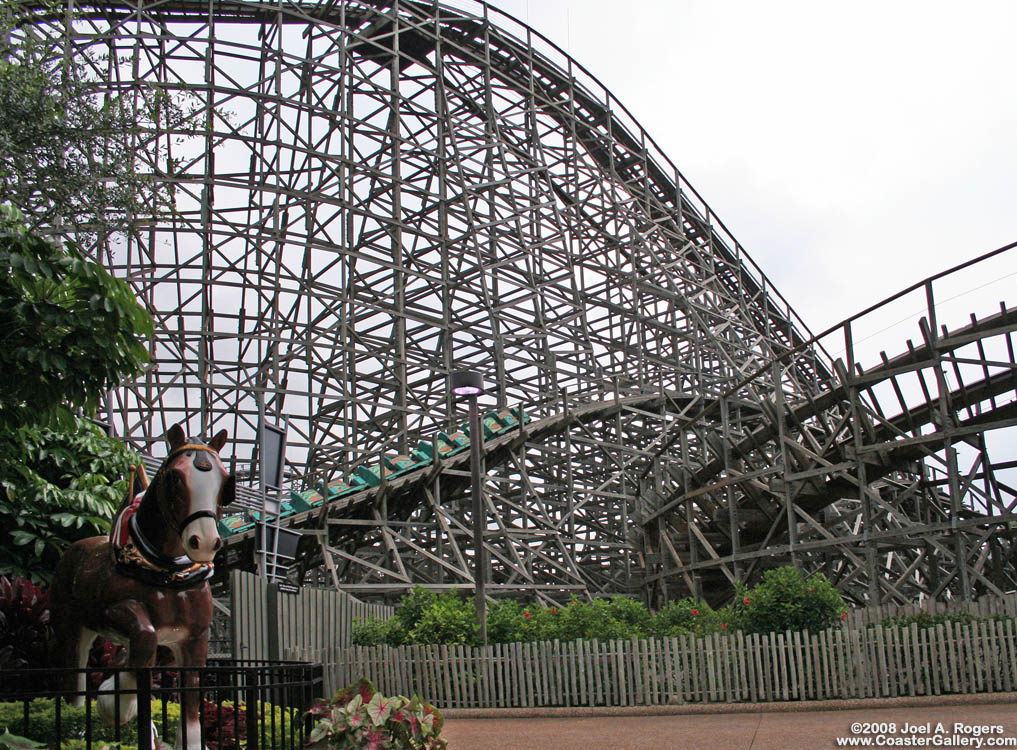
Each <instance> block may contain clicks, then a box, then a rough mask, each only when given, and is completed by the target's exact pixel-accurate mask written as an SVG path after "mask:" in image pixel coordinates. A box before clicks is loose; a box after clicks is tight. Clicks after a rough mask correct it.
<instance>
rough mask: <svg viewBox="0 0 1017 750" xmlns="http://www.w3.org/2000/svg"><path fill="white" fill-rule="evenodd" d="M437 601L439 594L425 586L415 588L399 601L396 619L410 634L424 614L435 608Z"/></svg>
mask: <svg viewBox="0 0 1017 750" xmlns="http://www.w3.org/2000/svg"><path fill="white" fill-rule="evenodd" d="M437 600H438V594H436V593H434V592H433V591H430V590H429V589H425V588H424V587H423V586H414V587H413V590H412V591H411V592H410V593H409V594H407V595H406V596H404V597H403V598H402V599H401V600H400V601H399V604H398V606H396V611H395V617H396V619H397V620H398V621H399V622H400V623H401V624H402V626H403V629H404V630H405V631H406V632H407V633H409V632H410V631H411V630H413V628H414V627H415V626H416V624H417V623H418V622H420V618H422V617H423V616H424V612H425V611H427V610H428V609H430V608H431V607H433V606H434V604H435V602H436V601H437Z"/></svg>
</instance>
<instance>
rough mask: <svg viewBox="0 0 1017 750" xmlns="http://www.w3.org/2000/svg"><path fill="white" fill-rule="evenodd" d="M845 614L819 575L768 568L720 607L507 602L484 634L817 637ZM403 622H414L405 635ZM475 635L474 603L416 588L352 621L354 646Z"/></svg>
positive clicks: (527, 637) (616, 599)
mask: <svg viewBox="0 0 1017 750" xmlns="http://www.w3.org/2000/svg"><path fill="white" fill-rule="evenodd" d="M845 611H846V607H845V606H844V602H843V601H842V600H841V598H840V595H839V594H838V593H837V590H836V589H835V588H834V587H833V586H832V585H831V584H830V583H829V581H827V580H826V578H825V577H823V575H822V574H820V573H816V574H814V575H812V576H810V577H809V578H808V579H806V578H805V577H804V576H803V575H802V573H801V572H800V571H799V570H797V569H796V568H792V567H787V568H780V569H779V570H773V571H769V572H768V573H766V574H765V575H764V577H763V580H762V581H761V582H760V583H759V584H758V585H756V586H755V587H753V588H752V589H748V588H747V587H745V586H740V587H739V588H738V594H737V597H736V599H735V601H734V602H733V603H732V604H731V605H729V606H727V607H724V608H723V609H721V610H714V609H713V608H712V607H710V605H709V604H707V603H706V602H705V601H702V600H699V599H692V598H687V599H682V600H681V601H672V602H669V603H668V604H667V605H665V606H664V607H662V608H661V609H660V610H659V611H658V612H657V613H656V614H652V615H651V614H650V613H649V612H648V611H647V609H646V607H645V606H644V605H643V604H642V603H641V602H639V601H637V600H635V599H632V598H630V597H626V596H612V597H608V598H602V599H595V600H593V601H585V600H580V599H575V598H573V599H572V601H570V602H569V603H568V605H566V606H564V607H554V606H552V607H545V606H543V605H539V604H530V605H527V604H523V603H520V602H518V601H515V600H512V599H506V600H502V601H499V602H495V603H494V604H493V605H491V606H490V607H489V608H488V611H487V637H488V642H489V643H515V642H520V641H523V642H525V641H552V640H556V639H557V640H560V641H573V640H580V639H591V638H596V639H598V640H601V641H607V640H615V639H623V638H624V639H628V638H651V637H675V636H679V635H684V634H690V635H707V634H710V633H715V632H732V631H734V630H737V629H744V630H746V631H748V632H770V631H771V630H774V629H775V630H779V631H783V630H787V629H789V628H790V629H791V630H804V629H808V630H811V631H813V632H816V631H817V630H822V629H824V628H827V627H830V626H832V625H836V624H838V623H839V622H840V616H841V614H842V613H843V612H845ZM406 623H412V625H410V626H408V627H406V629H405V630H403V629H402V628H403V626H404V625H405V624H406ZM477 633H478V626H477V621H476V615H475V612H474V609H473V605H472V602H469V601H467V600H466V599H464V598H462V597H461V596H457V595H456V594H454V593H447V594H441V595H437V594H433V593H431V592H429V591H426V590H424V589H422V588H417V589H415V590H414V592H413V593H412V594H410V595H409V596H407V597H405V598H404V599H403V600H402V602H400V604H399V607H398V608H397V610H396V615H395V616H394V617H391V618H389V619H388V620H380V619H375V618H369V619H368V620H366V621H363V622H360V621H358V622H357V623H356V627H355V628H354V643H356V644H357V645H365V646H369V645H377V644H389V645H401V644H403V643H419V644H431V643H444V644H467V645H473V644H476V643H477Z"/></svg>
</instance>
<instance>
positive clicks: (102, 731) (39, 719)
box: [0, 660, 323, 750]
mask: <svg viewBox="0 0 1017 750" xmlns="http://www.w3.org/2000/svg"><path fill="white" fill-rule="evenodd" d="M193 672H197V674H198V685H197V687H184V686H183V683H184V682H186V681H187V680H186V676H187V674H188V673H193ZM82 673H84V674H85V675H86V682H87V684H88V687H87V688H86V690H85V692H84V698H85V700H84V705H83V706H81V707H76V706H75V705H73V699H74V698H75V697H77V698H78V699H79V702H80V698H81V697H82V693H80V692H68V691H67V690H66V689H64V688H62V687H61V686H62V685H64V684H66V682H64V680H67V679H68V678H69V677H72V676H73V677H75V678H76V677H77V675H79V674H82ZM127 675H133V677H134V679H135V680H136V682H137V688H136V689H134V688H132V687H131V686H130V680H129V679H126V676H127ZM194 692H197V693H198V694H199V695H200V699H201V700H200V703H199V706H200V710H199V716H200V724H201V735H202V737H201V739H202V742H203V743H204V747H205V748H207V749H208V750H297V748H300V747H302V746H303V744H304V740H305V739H306V737H307V736H308V734H309V733H310V730H311V720H310V718H309V717H308V716H307V713H306V712H307V709H308V708H310V706H311V703H312V702H313V700H314V699H315V698H317V697H320V696H321V695H322V692H323V683H322V668H321V665H319V664H308V663H306V662H268V661H231V660H230V661H228V660H210V661H209V664H208V665H207V666H205V667H200V668H193V667H191V668H184V667H176V666H174V667H165V668H162V667H152V668H146V669H140V670H126V669H112V670H106V671H105V672H103V673H97V672H95V671H94V670H75V669H22V670H14V669H5V670H0V733H2V732H3V730H4V729H6V730H7V731H9V732H10V733H11V734H14V735H18V736H21V737H26V738H28V739H30V740H34V741H36V742H41V743H45V744H46V745H47V746H48V747H50V748H59V749H60V750H93V748H94V750H100V748H102V747H103V746H104V745H109V744H111V743H120V747H121V748H124V749H126V748H130V747H137V748H138V750H156V749H157V748H159V747H161V745H160V744H158V743H166V745H165V746H166V747H173V746H174V743H175V742H176V741H177V740H178V738H179V740H180V746H181V747H189V746H192V743H193V740H194V738H193V736H191V737H188V736H187V732H188V729H191V734H192V735H193V728H190V727H188V726H187V725H186V722H183V721H182V717H181V704H180V701H181V696H182V694H185V693H194ZM120 696H128V697H133V696H136V699H137V717H136V718H131V719H129V720H125V718H124V717H123V716H122V715H121V707H120V700H118V699H117V698H119V697H120ZM101 697H109V698H110V699H111V702H112V704H113V707H114V717H113V721H112V723H109V724H107V723H106V722H105V721H103V719H101V718H100V717H99V714H98V710H97V706H96V701H97V699H99V698H101ZM153 730H154V732H155V733H157V738H158V739H154V738H153ZM178 732H179V734H178Z"/></svg>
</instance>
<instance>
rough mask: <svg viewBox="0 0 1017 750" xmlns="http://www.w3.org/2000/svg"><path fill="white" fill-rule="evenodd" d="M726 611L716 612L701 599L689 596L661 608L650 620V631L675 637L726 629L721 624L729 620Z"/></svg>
mask: <svg viewBox="0 0 1017 750" xmlns="http://www.w3.org/2000/svg"><path fill="white" fill-rule="evenodd" d="M724 614H725V613H724V612H723V611H722V612H715V611H714V610H713V608H712V607H710V605H709V604H707V603H706V602H704V601H702V600H700V599H693V598H692V597H687V598H685V599H681V600H680V601H675V602H668V603H667V604H666V605H664V606H663V607H661V608H660V610H658V611H657V613H656V614H655V615H654V616H653V618H652V620H651V621H650V625H649V631H650V633H651V634H652V635H654V636H657V637H659V638H675V637H677V636H680V635H689V634H693V635H705V634H707V633H713V632H716V631H717V630H721V629H725V630H726V628H722V627H721V626H722V625H724V624H725V623H726V622H727V620H726V619H725V617H724Z"/></svg>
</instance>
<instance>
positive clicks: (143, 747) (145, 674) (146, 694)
mask: <svg viewBox="0 0 1017 750" xmlns="http://www.w3.org/2000/svg"><path fill="white" fill-rule="evenodd" d="M137 681H138V750H153V748H152V672H151V671H150V670H148V669H139V670H138V672H137ZM116 699H117V700H118V701H119V699H120V696H119V693H118V694H117V696H116ZM181 721H183V719H182V718H181ZM162 731H163V734H165V733H166V727H165V726H164V727H163V728H162Z"/></svg>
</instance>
